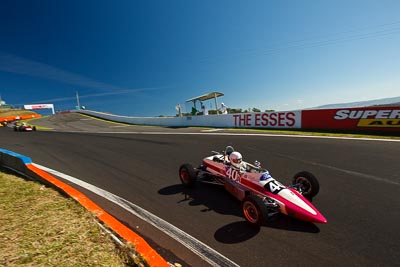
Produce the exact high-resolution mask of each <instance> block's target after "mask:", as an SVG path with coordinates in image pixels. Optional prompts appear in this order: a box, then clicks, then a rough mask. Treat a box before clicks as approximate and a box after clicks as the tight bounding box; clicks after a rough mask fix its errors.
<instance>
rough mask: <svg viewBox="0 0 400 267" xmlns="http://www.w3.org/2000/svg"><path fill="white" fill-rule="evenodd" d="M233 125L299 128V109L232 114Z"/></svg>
mask: <svg viewBox="0 0 400 267" xmlns="http://www.w3.org/2000/svg"><path fill="white" fill-rule="evenodd" d="M232 118H233V127H240V128H241V127H251V128H300V127H301V113H300V111H283V112H264V113H263V112H257V113H239V114H232Z"/></svg>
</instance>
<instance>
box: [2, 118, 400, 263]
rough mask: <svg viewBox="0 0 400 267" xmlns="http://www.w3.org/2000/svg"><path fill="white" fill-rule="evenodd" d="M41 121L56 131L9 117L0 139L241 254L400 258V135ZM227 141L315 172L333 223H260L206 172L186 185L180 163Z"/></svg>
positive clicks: (137, 223)
mask: <svg viewBox="0 0 400 267" xmlns="http://www.w3.org/2000/svg"><path fill="white" fill-rule="evenodd" d="M35 124H36V125H42V126H47V127H52V128H54V131H37V132H31V133H26V132H14V131H12V129H11V128H6V127H2V128H0V147H2V148H5V149H9V150H12V151H14V152H17V153H20V154H23V155H26V156H29V157H31V158H32V160H33V162H35V163H38V164H41V165H44V166H46V167H49V168H52V169H55V170H58V171H60V172H62V173H65V174H68V175H71V176H74V177H76V178H79V179H81V180H83V181H86V182H88V183H90V184H93V185H95V186H97V187H100V188H102V189H105V190H107V191H109V192H112V193H113V194H115V195H118V196H120V197H122V198H124V199H126V200H128V201H130V202H132V203H134V204H136V205H138V206H140V207H142V208H144V209H146V210H147V211H149V212H151V213H153V214H155V215H156V216H158V217H160V218H162V219H164V220H166V221H167V222H169V223H171V224H173V225H175V226H176V227H178V228H180V229H182V230H183V231H185V232H186V233H188V234H190V235H191V236H193V237H195V238H197V239H198V240H200V241H202V242H203V243H205V244H207V245H208V246H210V247H212V248H213V249H215V250H216V251H218V252H219V253H221V254H223V255H224V256H226V257H227V258H229V259H230V260H232V261H233V262H235V263H237V264H238V265H240V266H398V264H399V262H398V260H399V258H400V245H399V240H400V233H399V225H400V168H399V162H400V161H399V159H400V142H384V141H367V140H341V139H326V138H298V137H296V138H293V137H282V136H251V135H249V136H245V135H219V134H222V133H225V131H219V132H212V131H208V129H201V128H182V129H172V128H161V127H142V126H126V125H120V124H115V123H110V122H105V121H101V120H97V119H93V118H89V117H86V116H81V115H78V114H65V115H56V116H51V117H48V118H43V119H40V120H37V121H35ZM162 133H164V134H162ZM165 133H168V134H165ZM180 133H192V134H180ZM242 133H244V132H242ZM226 145H233V146H234V147H235V148H236V149H237V150H239V151H240V152H241V153H242V155H244V159H245V160H247V161H253V160H256V159H257V160H259V161H261V163H262V166H263V167H265V168H267V169H269V171H270V173H271V174H272V176H273V177H275V178H276V179H277V180H279V181H281V182H282V183H284V184H288V183H290V179H291V177H292V176H293V175H294V173H296V172H298V171H301V170H308V171H311V172H313V173H314V174H315V175H316V176H317V177H318V179H319V182H320V186H321V189H320V193H319V195H318V196H317V197H316V198H315V199H314V201H313V204H314V205H315V206H316V207H317V209H318V210H319V211H321V213H322V214H323V215H324V216H325V217H326V218H327V219H328V223H327V224H323V225H321V224H310V223H304V222H300V221H296V220H294V219H291V218H287V217H284V216H279V217H277V218H275V219H274V220H273V221H271V222H269V223H267V224H266V225H264V226H262V227H261V228H260V229H253V228H251V227H249V226H248V225H247V224H246V223H245V220H244V218H243V216H242V215H241V206H240V203H239V202H238V201H237V200H236V199H235V198H233V197H232V196H230V195H229V194H228V193H227V192H225V191H224V190H223V189H222V188H220V187H215V186H212V185H206V184H198V185H197V186H196V188H195V189H193V190H185V189H184V188H183V187H182V185H181V184H180V181H179V178H178V168H179V166H180V165H181V164H182V163H186V162H188V163H191V164H193V165H194V166H197V165H198V164H200V162H201V159H202V158H203V157H205V156H207V155H208V154H209V153H210V151H211V150H222V149H223V148H224V147H225V146H226ZM86 193H87V194H88V196H90V197H92V198H93V199H94V200H95V201H96V202H98V203H100V204H101V205H103V208H105V209H106V210H107V211H109V212H110V213H111V214H113V215H114V216H116V217H117V218H119V219H120V220H121V221H123V222H124V223H125V224H126V225H128V226H129V227H131V228H132V229H134V230H135V231H137V232H138V233H139V234H140V235H142V236H143V237H144V238H145V239H146V240H147V241H148V242H149V243H150V244H151V245H152V246H153V247H155V248H156V249H157V251H158V252H159V253H160V254H161V255H162V256H164V257H165V258H166V259H167V260H170V261H171V262H180V263H181V264H182V265H183V266H209V264H208V263H206V262H205V261H203V260H202V259H200V258H199V257H197V256H196V255H194V254H193V253H191V252H190V251H189V250H188V249H187V248H185V247H183V246H182V245H180V244H179V243H178V242H176V241H174V240H171V239H170V238H169V237H168V236H166V235H165V234H163V233H161V232H159V231H158V230H155V229H154V228H153V227H151V226H149V225H148V224H146V223H145V222H143V221H141V220H139V219H138V218H136V217H134V216H133V215H130V214H126V212H125V211H124V210H122V209H120V208H119V207H117V206H115V205H113V204H111V203H108V202H107V201H104V200H102V199H100V198H99V197H96V196H94V195H91V194H90V193H89V192H86Z"/></svg>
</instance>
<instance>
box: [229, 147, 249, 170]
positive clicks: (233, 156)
mask: <svg viewBox="0 0 400 267" xmlns="http://www.w3.org/2000/svg"><path fill="white" fill-rule="evenodd" d="M229 163H230V164H231V166H232V167H234V168H236V169H238V170H239V171H240V172H245V171H247V167H246V163H245V162H243V158H242V154H240V153H239V152H238V151H233V152H232V153H230V155H229Z"/></svg>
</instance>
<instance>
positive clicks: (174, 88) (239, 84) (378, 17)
mask: <svg viewBox="0 0 400 267" xmlns="http://www.w3.org/2000/svg"><path fill="white" fill-rule="evenodd" d="M399 47H400V1H396V0H392V1H387V0H375V1H369V0H363V1H357V0H352V1H342V0H336V1H333V0H332V1H325V0H321V1H311V0H310V1H307V0H305V1H295V0H292V1H273V0H271V1H268V0H264V1H232V0H230V1H218V0H211V1H209V0H203V1H195V0H180V1H176V0H168V1H134V0H126V1H122V0H119V1H99V0H96V1H94V0H93V1H88V0H87V1H76V0H72V1H71V0H69V1H64V0H58V1H45V0H41V1H18V0H17V1H15V0H10V1H9V0H3V1H0V94H1V96H2V98H3V100H5V101H6V102H7V103H9V104H14V105H23V104H33V103H53V104H54V105H55V108H56V109H57V110H66V109H73V108H74V107H75V106H76V99H75V91H78V92H79V95H80V102H81V104H83V105H85V106H86V107H87V108H88V109H91V110H97V111H104V112H111V113H114V114H119V115H128V116H158V115H174V114H175V113H176V110H175V106H176V105H177V104H181V105H182V106H183V107H184V109H186V111H188V110H189V107H190V106H189V105H186V104H185V100H187V99H189V98H192V97H195V96H198V95H202V94H204V93H207V92H211V91H219V92H223V93H224V94H225V96H223V97H222V98H220V99H219V102H221V101H222V102H225V104H226V105H227V106H228V107H232V108H243V109H246V108H253V107H257V108H259V109H261V110H266V109H275V110H294V109H300V108H310V107H315V106H319V105H323V104H330V103H343V102H353V101H362V100H371V99H379V98H386V97H396V96H400V75H399V73H400V49H399ZM211 104H213V103H212V102H211V101H210V102H207V103H206V105H207V106H208V108H213V106H210V105H211Z"/></svg>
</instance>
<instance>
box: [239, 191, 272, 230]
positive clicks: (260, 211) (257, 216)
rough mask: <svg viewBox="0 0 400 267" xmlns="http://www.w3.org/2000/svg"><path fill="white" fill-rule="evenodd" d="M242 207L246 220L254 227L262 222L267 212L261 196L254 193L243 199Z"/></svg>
mask: <svg viewBox="0 0 400 267" xmlns="http://www.w3.org/2000/svg"><path fill="white" fill-rule="evenodd" d="M242 209H243V215H244V218H245V219H246V221H247V222H248V223H250V224H251V225H252V226H256V227H259V226H261V225H262V224H263V223H264V221H265V216H266V214H267V212H268V210H267V207H266V206H265V205H264V203H263V201H262V200H261V198H259V197H258V196H255V195H248V196H246V197H245V198H244V199H243V203H242Z"/></svg>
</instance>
